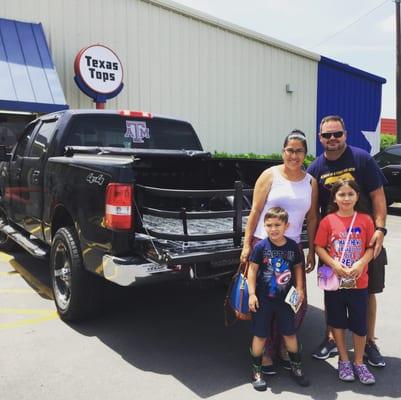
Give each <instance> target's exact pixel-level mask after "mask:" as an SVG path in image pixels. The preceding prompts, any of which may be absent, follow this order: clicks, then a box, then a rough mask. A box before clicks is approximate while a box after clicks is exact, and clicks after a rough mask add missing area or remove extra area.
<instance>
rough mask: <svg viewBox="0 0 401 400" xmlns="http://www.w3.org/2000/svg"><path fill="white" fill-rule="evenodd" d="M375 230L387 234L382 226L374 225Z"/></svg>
mask: <svg viewBox="0 0 401 400" xmlns="http://www.w3.org/2000/svg"><path fill="white" fill-rule="evenodd" d="M376 231H380V232H382V233H383V235H384V236H386V235H387V229H386V228H383V227H382V226H376Z"/></svg>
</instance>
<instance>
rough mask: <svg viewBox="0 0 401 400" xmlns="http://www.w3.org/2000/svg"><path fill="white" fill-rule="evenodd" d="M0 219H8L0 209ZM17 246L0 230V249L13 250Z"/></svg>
mask: <svg viewBox="0 0 401 400" xmlns="http://www.w3.org/2000/svg"><path fill="white" fill-rule="evenodd" d="M0 219H1V220H3V221H4V222H7V221H8V218H7V215H6V214H5V212H4V211H0ZM16 248H17V243H15V242H14V240H12V239H10V238H9V237H8V235H6V234H5V233H3V232H0V251H13V250H15V249H16Z"/></svg>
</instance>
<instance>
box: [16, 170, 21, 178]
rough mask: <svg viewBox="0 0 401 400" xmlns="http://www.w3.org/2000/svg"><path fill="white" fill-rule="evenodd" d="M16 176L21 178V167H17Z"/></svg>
mask: <svg viewBox="0 0 401 400" xmlns="http://www.w3.org/2000/svg"><path fill="white" fill-rule="evenodd" d="M15 177H16V178H21V168H17V169H16V170H15Z"/></svg>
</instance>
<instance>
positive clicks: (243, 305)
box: [224, 263, 252, 326]
mask: <svg viewBox="0 0 401 400" xmlns="http://www.w3.org/2000/svg"><path fill="white" fill-rule="evenodd" d="M248 265H249V264H248V263H246V264H240V265H239V267H238V271H237V273H236V274H235V275H234V276H233V278H232V281H231V284H230V286H229V288H228V291H227V296H226V299H225V301H224V306H225V314H226V318H225V320H226V326H229V325H232V324H233V323H234V322H235V321H236V320H242V321H247V320H250V319H251V318H252V316H251V312H250V311H249V305H248V299H249V293H248V281H247V276H248ZM230 320H231V321H230Z"/></svg>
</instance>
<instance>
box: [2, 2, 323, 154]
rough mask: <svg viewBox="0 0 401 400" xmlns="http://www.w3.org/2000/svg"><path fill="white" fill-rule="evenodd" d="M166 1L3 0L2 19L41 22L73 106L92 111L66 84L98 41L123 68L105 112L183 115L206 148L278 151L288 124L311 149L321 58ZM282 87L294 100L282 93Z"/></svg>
mask: <svg viewBox="0 0 401 400" xmlns="http://www.w3.org/2000/svg"><path fill="white" fill-rule="evenodd" d="M155 3H157V4H155ZM159 3H160V6H159V5H158V4H159ZM171 4H172V3H171V2H163V1H157V2H153V4H151V3H149V2H147V1H142V0H114V1H109V0H70V1H68V2H67V1H62V0H52V1H50V0H25V1H22V0H2V7H3V10H4V11H2V14H4V16H5V17H7V18H14V19H20V20H27V21H37V22H42V24H43V27H44V30H45V32H46V34H47V37H48V42H49V46H50V48H51V51H52V54H53V59H54V62H55V64H56V67H57V71H58V73H59V76H60V79H61V81H62V85H63V87H64V92H65V95H66V98H67V102H68V103H69V104H70V107H71V108H75V107H78V108H87V107H91V105H92V102H91V100H90V99H89V98H88V97H86V96H85V95H84V94H83V93H81V92H80V91H79V90H78V88H77V87H76V86H75V83H74V82H73V75H74V73H73V61H74V57H75V55H76V54H77V52H78V51H79V50H80V49H81V48H82V47H85V46H88V45H90V44H93V43H101V44H104V45H106V46H109V47H110V48H112V49H113V50H114V51H115V52H116V53H117V54H118V55H119V57H120V59H121V61H122V63H123V66H124V77H125V78H124V83H125V88H124V90H123V91H122V92H121V94H120V95H119V96H118V97H117V98H116V99H114V100H111V101H109V102H108V103H107V108H130V109H141V110H145V111H152V112H154V113H159V114H166V115H172V116H177V117H179V118H183V119H187V120H189V121H190V122H191V123H192V124H193V125H194V127H195V129H196V130H197V132H198V134H199V135H200V138H201V141H202V143H203V145H204V147H205V148H206V149H208V150H210V151H214V150H218V151H227V152H235V153H239V152H250V151H252V152H255V153H260V154H263V153H264V154H266V153H267V154H269V153H272V152H279V151H280V149H281V147H282V141H283V138H284V136H285V135H286V134H287V133H288V131H289V130H291V129H293V128H295V127H296V128H300V129H302V130H304V131H305V132H306V133H307V135H308V139H309V143H310V147H311V148H312V149H313V148H314V146H315V121H316V99H317V61H316V60H317V59H318V56H317V55H315V56H316V57H315V58H314V57H313V56H312V55H311V54H312V53H309V54H308V53H307V52H302V51H301V50H299V51H298V52H297V51H294V52H292V51H291V47H290V46H289V45H288V46H287V47H283V48H280V46H279V45H278V44H277V43H273V44H269V43H267V42H266V41H264V39H263V37H262V36H261V35H260V37H258V36H257V35H256V34H255V35H254V37H250V36H247V35H245V34H241V32H240V31H239V30H238V29H229V27H228V28H226V27H225V26H224V24H223V25H222V24H220V23H214V22H213V21H212V20H209V21H208V20H206V19H203V18H198V17H197V15H195V14H194V15H188V14H186V13H185V9H184V12H179V10H178V11H177V9H178V8H179V6H175V7H173V8H169V7H170V6H171ZM287 83H289V84H290V85H291V86H292V87H293V89H294V92H293V93H292V94H289V93H286V91H285V85H286V84H287Z"/></svg>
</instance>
